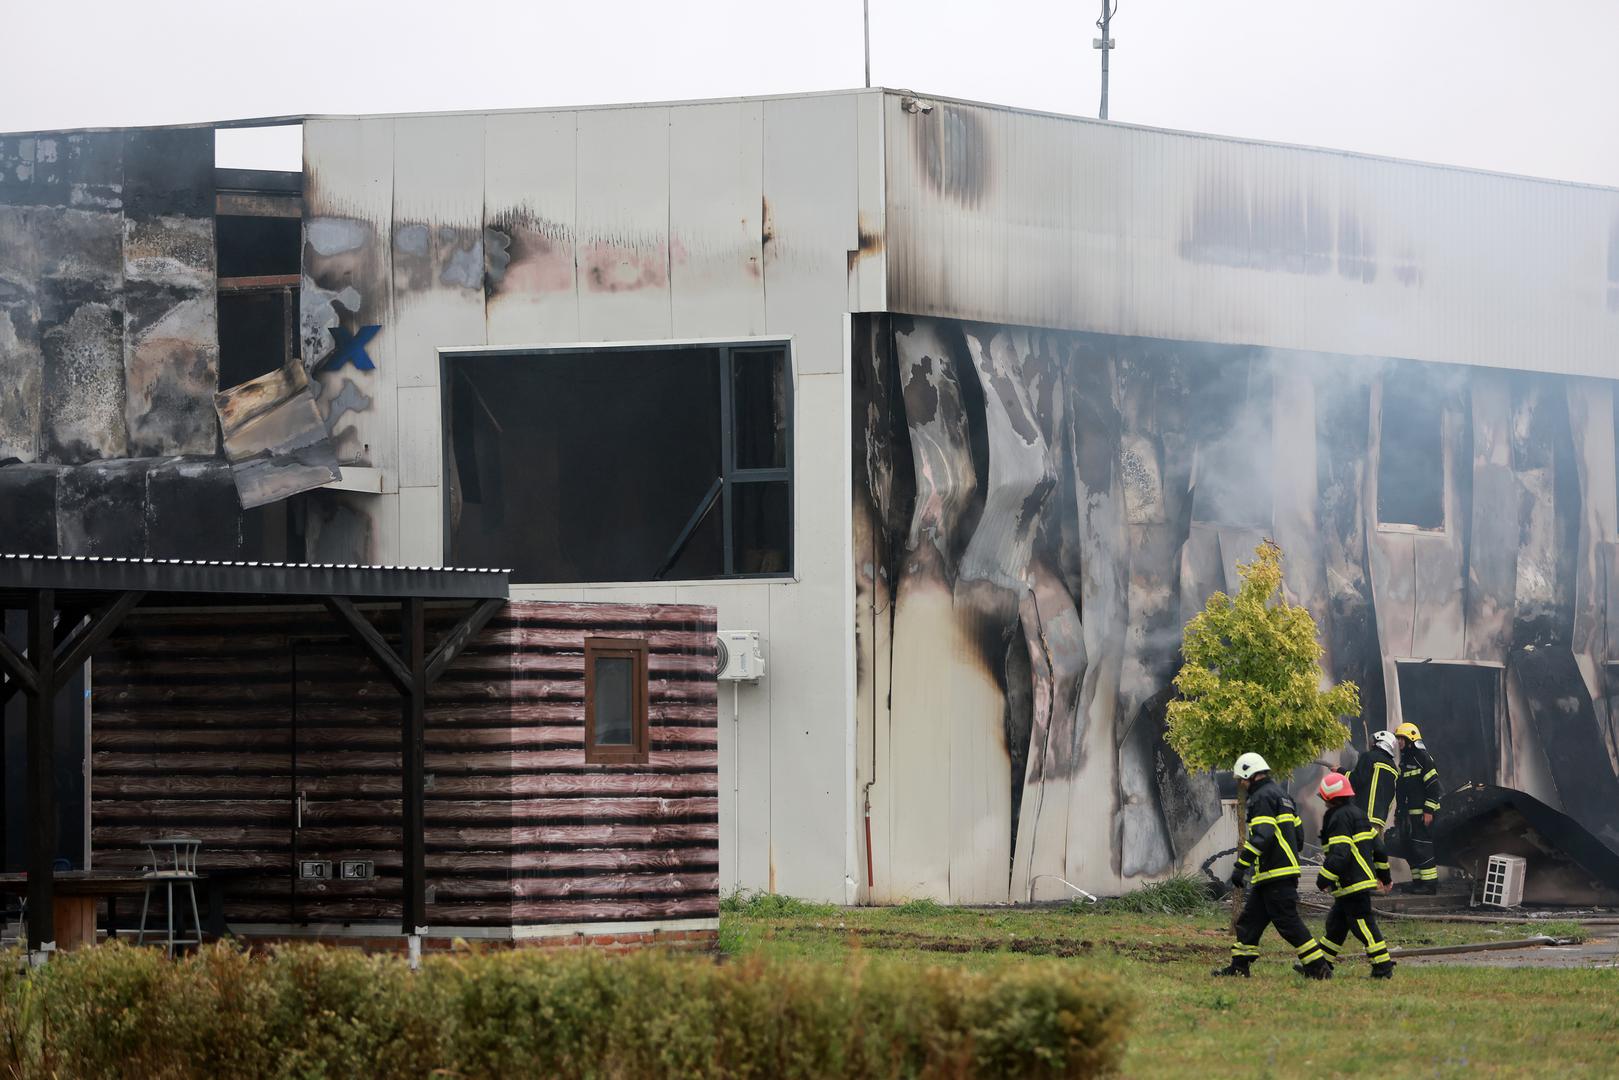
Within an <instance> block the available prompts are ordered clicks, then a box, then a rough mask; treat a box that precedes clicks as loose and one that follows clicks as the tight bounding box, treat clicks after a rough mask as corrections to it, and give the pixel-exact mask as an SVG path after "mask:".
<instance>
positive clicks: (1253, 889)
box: [1214, 753, 1332, 979]
mask: <svg viewBox="0 0 1619 1080" xmlns="http://www.w3.org/2000/svg"><path fill="white" fill-rule="evenodd" d="M1231 771H1232V772H1234V773H1236V775H1237V779H1239V780H1246V781H1248V836H1247V838H1246V839H1245V840H1244V841H1243V845H1242V849H1241V850H1240V851H1239V852H1238V854H1237V865H1236V868H1235V869H1234V870H1232V871H1231V884H1232V886H1233V887H1235V888H1239V889H1240V888H1242V882H1243V878H1244V877H1245V876H1246V875H1247V874H1248V873H1249V872H1250V871H1252V873H1253V880H1252V881H1251V882H1250V888H1249V890H1248V900H1247V903H1246V904H1244V905H1243V909H1242V914H1241V915H1239V916H1238V917H1237V942H1236V944H1235V945H1232V946H1231V963H1229V964H1227V965H1226V966H1225V967H1223V968H1215V969H1214V974H1215V975H1240V976H1242V977H1244V978H1247V977H1248V967H1249V965H1250V964H1252V963H1253V962H1254V957H1256V956H1258V955H1259V938H1260V936H1261V935H1262V934H1264V932H1265V927H1267V926H1275V927H1276V932H1277V933H1278V934H1281V935H1282V937H1283V939H1285V940H1286V941H1287V943H1288V944H1289V945H1291V946H1293V950H1294V951H1295V952H1296V953H1298V957H1299V964H1298V970H1299V971H1300V972H1301V973H1302V974H1304V975H1306V976H1308V977H1309V978H1312V979H1330V978H1332V964H1331V963H1329V962H1328V960H1327V957H1326V954H1325V953H1324V952H1322V950H1321V945H1320V943H1319V942H1317V941H1316V939H1315V938H1313V937H1311V936H1310V928H1309V927H1307V926H1305V925H1304V920H1303V919H1301V918H1299V857H1298V853H1299V850H1300V847H1301V845H1302V844H1303V841H1304V836H1303V826H1304V823H1303V822H1302V821H1300V820H1299V815H1298V810H1297V809H1296V808H1295V807H1294V806H1293V800H1292V799H1290V798H1288V797H1287V792H1285V791H1283V790H1282V786H1281V785H1280V784H1278V783H1277V782H1276V781H1275V780H1274V779H1272V778H1271V775H1270V766H1269V765H1267V764H1265V759H1264V758H1262V757H1260V756H1259V755H1258V754H1252V753H1249V754H1244V755H1242V756H1241V757H1239V758H1238V759H1237V763H1236V764H1235V765H1234V766H1232V770H1231Z"/></svg>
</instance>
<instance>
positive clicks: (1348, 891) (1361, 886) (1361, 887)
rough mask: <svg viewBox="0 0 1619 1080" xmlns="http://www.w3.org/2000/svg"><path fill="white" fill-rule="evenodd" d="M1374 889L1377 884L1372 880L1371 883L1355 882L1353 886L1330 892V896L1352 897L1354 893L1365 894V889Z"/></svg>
mask: <svg viewBox="0 0 1619 1080" xmlns="http://www.w3.org/2000/svg"><path fill="white" fill-rule="evenodd" d="M1376 887H1377V882H1376V880H1375V879H1374V880H1372V881H1359V882H1356V883H1355V884H1353V885H1345V886H1344V887H1343V888H1341V889H1334V890H1332V895H1333V896H1352V895H1354V894H1355V893H1358V892H1365V891H1366V890H1367V889H1375V888H1376Z"/></svg>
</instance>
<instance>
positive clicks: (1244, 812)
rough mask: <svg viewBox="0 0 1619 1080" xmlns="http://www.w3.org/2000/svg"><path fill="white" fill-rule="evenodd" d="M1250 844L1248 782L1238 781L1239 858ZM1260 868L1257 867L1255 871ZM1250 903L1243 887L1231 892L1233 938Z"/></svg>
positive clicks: (1246, 891)
mask: <svg viewBox="0 0 1619 1080" xmlns="http://www.w3.org/2000/svg"><path fill="white" fill-rule="evenodd" d="M1247 842H1248V781H1246V780H1238V781H1237V858H1239V859H1240V858H1242V845H1243V844H1245V843H1247ZM1258 870H1259V867H1258V866H1257V865H1256V866H1255V867H1254V871H1255V872H1257V871H1258ZM1247 901H1248V890H1247V889H1246V888H1243V887H1242V886H1240V885H1239V886H1238V887H1237V888H1235V889H1233V890H1232V891H1231V937H1232V939H1233V940H1235V939H1236V936H1237V919H1238V918H1239V917H1241V915H1242V907H1243V905H1244V904H1245V903H1247Z"/></svg>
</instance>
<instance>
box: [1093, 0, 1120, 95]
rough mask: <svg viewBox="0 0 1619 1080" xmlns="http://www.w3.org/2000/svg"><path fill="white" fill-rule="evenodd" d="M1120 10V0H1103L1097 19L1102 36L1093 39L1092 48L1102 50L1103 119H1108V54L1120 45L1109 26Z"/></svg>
mask: <svg viewBox="0 0 1619 1080" xmlns="http://www.w3.org/2000/svg"><path fill="white" fill-rule="evenodd" d="M1110 5H1111V9H1110ZM1118 10H1119V8H1118V0H1102V17H1101V18H1100V19H1097V20H1096V25H1097V26H1098V27H1099V28H1100V29H1101V31H1102V36H1101V37H1099V38H1092V39H1091V48H1093V49H1100V50H1102V108H1101V111H1100V112H1099V113H1098V114H1097V115H1098V116H1100V117H1101V118H1102V119H1103V120H1106V119H1107V55H1108V53H1110V52H1112V51H1113V50H1114V49H1115V48H1117V47H1118V46H1117V44H1116V43H1115V42H1114V40H1113V38H1112V37H1110V36H1109V34H1108V27H1109V26H1110V25H1111V24H1112V22H1113V16H1114V15H1115V14H1116V13H1117V12H1118Z"/></svg>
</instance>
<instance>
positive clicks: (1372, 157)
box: [0, 86, 1619, 193]
mask: <svg viewBox="0 0 1619 1080" xmlns="http://www.w3.org/2000/svg"><path fill="white" fill-rule="evenodd" d="M862 94H884V95H893V96H905V97H915V98H918V99H921V100H924V101H933V102H945V103H948V104H951V105H966V106H970V107H972V108H978V109H994V110H996V111H998V112H1010V113H1017V114H1019V115H1022V116H1043V117H1049V118H1050V119H1053V120H1068V121H1072V122H1074V123H1079V124H1097V125H1101V126H1103V127H1109V128H1122V129H1125V130H1130V131H1147V132H1152V133H1154V134H1160V135H1182V136H1186V137H1188V138H1193V139H1208V140H1212V141H1214V142H1225V143H1235V144H1237V145H1242V146H1265V147H1271V148H1274V149H1278V150H1305V151H1309V152H1312V153H1318V154H1333V155H1337V156H1339V157H1351V158H1360V159H1363V160H1366V161H1382V162H1387V163H1389V164H1393V165H1414V166H1418V167H1420V168H1426V169H1442V170H1445V171H1447V172H1460V173H1471V174H1474V175H1478V176H1495V177H1500V178H1501V179H1503V180H1521V181H1526V182H1528V183H1534V184H1555V185H1559V186H1562V187H1574V188H1585V189H1589V190H1591V191H1601V192H1612V193H1619V185H1610V184H1595V183H1591V182H1589V181H1585V180H1563V179H1559V178H1557V177H1554V176H1532V175H1530V174H1528V173H1513V172H1504V171H1502V170H1499V169H1481V168H1477V167H1475V166H1469V165H1450V164H1445V163H1444V162H1438V161H1422V160H1420V159H1418V158H1400V157H1391V156H1389V155H1387V154H1371V153H1366V152H1365V151H1360V150H1342V149H1338V148H1335V147H1330V146H1316V145H1313V144H1310V143H1286V142H1275V141H1273V140H1270V139H1249V138H1243V137H1242V136H1239V135H1219V134H1214V133H1212V132H1206V131H1188V130H1185V129H1183V128H1168V127H1152V126H1150V125H1147V124H1127V123H1124V122H1122V121H1119V120H1098V119H1096V118H1094V117H1089V116H1078V115H1074V114H1072V113H1059V112H1051V111H1050V110H1046V109H1029V108H1023V107H1020V106H1017V105H1000V104H996V103H994V102H988V101H975V100H973V99H972V98H958V97H952V96H950V95H948V94H929V93H923V92H920V91H916V90H905V89H898V88H895V87H887V86H873V87H855V88H852V89H847V90H816V91H809V92H805V93H797V94H754V95H746V94H743V95H733V96H730V97H717V98H683V99H675V100H670V101H618V102H602V103H597V104H593V105H592V104H585V105H577V104H576V105H541V106H529V107H521V108H510V109H451V110H447V111H443V112H400V113H303V114H299V115H294V116H266V117H254V118H247V119H235V120H218V121H212V122H207V121H204V122H197V123H183V124H145V125H141V126H137V127H124V128H119V127H83V128H37V129H33V130H29V131H5V132H0V137H3V136H11V135H80V134H88V133H93V132H109V131H153V130H166V129H169V128H201V127H211V128H248V127H278V126H285V125H289V124H302V123H305V122H307V121H310V120H386V119H403V118H407V117H418V116H501V115H511V114H519V113H542V112H587V111H588V112H594V111H598V110H604V109H648V108H677V107H680V106H689V105H721V104H726V103H729V102H746V101H790V100H796V99H801V98H819V97H840V96H843V95H854V96H858V95H862Z"/></svg>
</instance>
